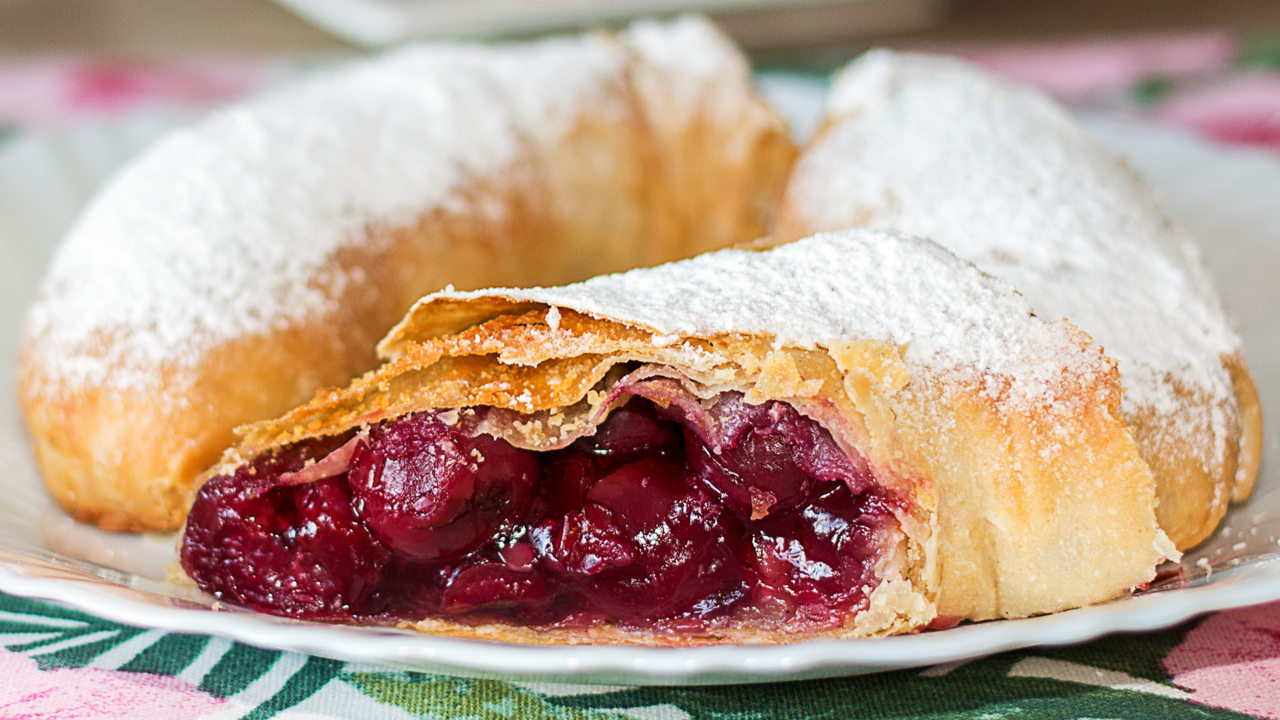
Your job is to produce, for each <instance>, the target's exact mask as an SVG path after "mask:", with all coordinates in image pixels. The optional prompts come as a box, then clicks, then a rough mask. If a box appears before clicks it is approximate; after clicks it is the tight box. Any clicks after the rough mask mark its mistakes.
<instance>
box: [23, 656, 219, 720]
mask: <svg viewBox="0 0 1280 720" xmlns="http://www.w3.org/2000/svg"><path fill="white" fill-rule="evenodd" d="M0 678H4V681H3V682H0V717H3V718H6V719H12V720H55V719H56V720H79V719H80V718H86V719H87V718H94V719H95V720H98V719H101V720H111V719H114V718H120V720H127V719H128V720H132V719H136V718H144V717H149V718H164V719H165V720H186V719H187V718H192V719H194V718H198V717H202V716H205V715H208V714H209V713H212V712H215V711H217V710H219V709H223V708H224V707H225V706H226V705H227V701H226V700H219V699H217V698H214V697H212V696H211V695H208V694H206V693H204V692H201V691H200V690H197V689H196V688H195V687H194V686H193V685H191V684H190V683H188V682H186V681H183V680H179V679H177V678H172V677H163V676H160V675H149V674H146V673H126V672H117V671H114V670H99V669H96V668H80V669H68V668H64V669H59V670H41V669H40V668H39V667H38V666H37V664H36V661H35V660H33V659H31V658H29V657H27V656H25V655H21V654H19V653H15V652H10V651H8V650H5V649H4V648H0Z"/></svg>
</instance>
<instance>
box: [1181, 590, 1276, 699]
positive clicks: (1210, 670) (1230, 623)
mask: <svg viewBox="0 0 1280 720" xmlns="http://www.w3.org/2000/svg"><path fill="white" fill-rule="evenodd" d="M1164 667H1165V670H1166V671H1168V672H1169V674H1170V675H1172V676H1173V681H1174V682H1175V683H1177V684H1178V685H1180V686H1182V687H1184V688H1186V689H1188V690H1190V691H1192V692H1193V693H1194V695H1192V697H1191V700H1192V701H1194V702H1198V703H1203V704H1205V705H1212V706H1214V707H1220V708H1226V709H1228V710H1236V711H1238V712H1244V713H1251V714H1254V715H1258V716H1260V717H1265V718H1277V719H1280V603H1272V604H1270V605H1260V606H1258V607H1251V608H1242V609H1240V610H1228V611H1225V612H1220V613H1217V614H1216V615H1211V616H1209V618H1208V619H1206V620H1205V621H1204V622H1202V623H1201V624H1200V625H1199V626H1197V627H1196V628H1195V629H1194V630H1192V631H1191V632H1189V633H1187V637H1186V639H1185V640H1184V641H1183V642H1182V644H1181V645H1179V646H1177V647H1176V648H1174V649H1173V652H1171V653H1169V655H1168V657H1166V658H1165V659H1164Z"/></svg>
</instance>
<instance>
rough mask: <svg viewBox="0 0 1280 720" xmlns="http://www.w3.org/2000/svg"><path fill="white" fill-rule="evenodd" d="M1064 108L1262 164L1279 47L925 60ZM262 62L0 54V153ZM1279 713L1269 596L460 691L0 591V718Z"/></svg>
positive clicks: (477, 684) (247, 83)
mask: <svg viewBox="0 0 1280 720" xmlns="http://www.w3.org/2000/svg"><path fill="white" fill-rule="evenodd" d="M929 49H932V50H939V51H944V52H950V53H953V54H957V55H961V56H964V57H967V58H969V59H970V60H972V61H974V62H977V63H980V64H982V65H985V66H987V67H989V68H991V69H993V70H995V71H997V72H1001V73H1004V74H1006V75H1009V76H1012V77H1016V78H1018V79H1020V80H1023V81H1026V82H1030V83H1034V84H1037V85H1039V86H1041V87H1043V88H1045V89H1046V90H1048V91H1049V92H1051V93H1053V94H1054V95H1055V96H1057V97H1058V98H1059V99H1061V100H1062V101H1064V102H1066V103H1067V104H1069V105H1071V106H1073V107H1076V108H1080V109H1088V110H1095V111H1103V112H1109V113H1117V114H1123V115H1133V116H1138V117H1143V118H1147V119H1151V120H1154V121H1158V122H1165V123H1171V124H1174V125H1178V126H1181V127H1183V128H1187V129H1190V130H1192V131H1195V132H1197V133H1200V134H1202V135H1205V136H1208V137H1211V138H1215V139H1218V140H1221V141H1224V142H1228V143H1236V144H1248V145H1253V146H1257V147H1260V148H1263V149H1266V150H1267V151H1274V152H1280V38H1240V37H1237V36H1234V35H1229V34H1223V33H1200V34H1191V35H1178V36H1151V37H1142V38H1119V39H1101V40H1082V41H1073V42H1061V43H1053V44H1004V45H990V44H988V45H950V46H935V47H932V48H929ZM301 64H303V63H300V62H297V61H293V60H282V59H271V58H268V59H256V60H252V59H251V60H243V59H241V60H235V61H228V60H222V59H207V60H183V61H181V62H164V61H157V60H152V61H145V62H140V61H121V60H103V59H93V58H67V57H60V58H21V59H15V58H9V59H4V58H0V142H3V140H4V137H6V136H13V135H16V134H19V133H22V132H27V131H33V130H36V131H49V130H53V131H57V130H58V129H60V128H65V127H68V126H71V125H74V124H76V123H82V122H93V121H94V120H96V119H99V118H104V117H108V116H112V115H115V114H119V113H126V112H135V111H138V110H139V109H143V108H152V107H181V108H203V107H209V106H211V105H214V104H217V103H219V102H222V101H225V100H227V99H230V98H234V97H237V96H241V95H243V94H245V93H247V92H251V91H252V90H254V89H256V88H260V87H262V86H263V85H265V84H269V83H272V82H274V81H276V80H278V79H279V78H281V77H285V76H287V75H289V74H290V73H291V72H292V71H293V70H294V69H296V68H297V67H298V66H300V65H301ZM205 717H210V718H254V719H257V718H272V717H275V718H299V719H301V718H314V719H320V718H360V719H365V718H423V717H428V718H464V717H466V718H544V717H550V718H619V717H633V718H641V719H648V720H659V719H665V718H690V717H692V718H719V719H724V720H737V719H745V718H774V717H787V718H852V717H859V718H862V717H866V718H933V717H948V718H950V717H960V718H1001V717H1019V718H1086V717H1088V718H1104V717H1105V718H1118V717H1125V718H1129V717H1135V718H1136V717H1168V718H1228V717H1266V718H1280V603H1276V604H1271V605H1264V606H1260V607H1255V608H1247V609H1242V610H1234V611H1228V612H1220V613H1216V614H1212V615H1209V616H1207V617H1203V618H1200V619H1197V620H1194V621H1191V622H1188V623H1186V624H1184V625H1181V626H1179V627H1177V628H1173V629H1170V630H1165V631H1162V632H1155V633H1147V634H1139V635H1120V636H1115V637H1110V638H1104V639H1102V640H1099V641H1095V642H1093V643H1090V644H1087V645H1082V646H1079V647H1072V648H1041V649H1035V650H1030V651H1019V652H1011V653H1005V654H1001V655H996V656H994V657H990V658H985V659H980V660H974V661H970V662H965V663H955V664H950V665H942V666H936V667H931V668H927V669H923V670H906V671H899V672H892V673H883V674H878V675H871V676H862V677H854V678H844V679H833V680H820V681H807V682H795V683H785V684H773V685H745V686H726V687H710V688H643V687H604V686H582V685H551V684H533V683H515V682H505V681H499V680H466V679H458V678H449V677H441V676H433V675H424V674H417V673H405V672H397V671H390V670H387V669H384V668H378V667H373V666H366V665H358V664H353V663H344V662H339V661H335V660H329V659H325V658H320V657H310V656H305V655H300V654H297V653H285V652H276V651H270V650H262V649H257V648H253V647H249V646H247V645H242V644H239V643H235V642H231V641H229V640H226V639H222V638H216V637H206V636H194V635H177V634H170V633H164V632H161V631H158V630H146V629H139V628H133V627H127V626H122V625H118V624H115V623H112V622H108V621H105V620H102V619H99V618H95V617H93V616H90V615H85V614H83V613H80V612H77V611H74V610H69V609H65V608H62V607H58V606H56V605H53V604H49V603H44V602H39V601H33V600H27V599H22V598H16V597H11V596H5V595H0V718H15V719H16V718H24V719H28V718H29V719H36V718H40V719H54V718H57V719H68V720H69V719H71V718H165V719H173V720H180V719H182V718H205Z"/></svg>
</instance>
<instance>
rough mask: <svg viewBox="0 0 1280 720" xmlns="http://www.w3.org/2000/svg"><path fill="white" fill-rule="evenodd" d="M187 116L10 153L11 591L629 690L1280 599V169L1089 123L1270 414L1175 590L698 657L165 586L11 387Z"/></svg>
mask: <svg viewBox="0 0 1280 720" xmlns="http://www.w3.org/2000/svg"><path fill="white" fill-rule="evenodd" d="M764 87H765V90H766V92H767V94H769V95H770V96H771V97H773V98H774V99H775V102H778V103H780V104H782V105H783V106H784V107H783V108H782V110H783V111H784V114H786V115H787V116H788V118H789V119H791V120H792V121H793V122H795V123H797V124H798V125H801V126H811V124H812V118H813V115H814V113H816V112H817V109H818V108H819V106H820V98H821V92H822V88H821V86H820V84H818V83H814V82H812V81H811V80H806V79H802V78H792V79H790V80H788V78H787V77H785V76H776V75H775V76H770V77H767V78H765V82H764ZM180 119H185V118H177V117H175V116H165V115H157V114H148V115H144V116H139V117H135V118H132V119H128V120H124V121H119V122H113V123H108V124H99V125H94V126H89V127H85V128H82V129H80V130H77V131H75V132H71V133H68V134H64V135H59V136H55V137H27V138H20V139H18V140H15V141H12V142H11V143H9V144H8V145H4V146H0V378H7V379H6V380H4V381H3V382H0V467H3V468H4V473H3V474H0V498H3V499H2V500H0V590H2V591H4V592H8V593H12V594H16V595H23V596H28V597H37V598H47V599H52V600H57V601H61V602H64V603H67V604H69V605H72V606H74V607H77V608H79V609H82V610H84V611H87V612H90V613H93V614H96V615H100V616H102V617H105V618H109V619H112V620H116V621H119V622H123V623H127V624H130V625H137V626H142V627H151V628H159V629H163V630H171V631H182V632H197V633H205V634H217V635H224V636H227V637H230V638H233V639H236V640H240V641H242V642H246V643H249V644H252V645H257V646H261V647H269V648H276V649H282V650H297V651H302V652H308V653H313V654H317V655H323V656H327V657H332V658H337V659H342V660H352V661H364V662H371V663H379V664H384V665H392V666H396V667H402V668H408V669H415V670H422V671H427V672H437V673H445V674H456V675H471V676H490V677H504V678H509V679H539V680H567V681H572V682H605V683H624V684H632V685H635V684H712V683H729V682H764V681H775V680H784V679H801V678H812V677H826V676H838V675H852V674H858V673H867V672H876V671H882V670H889V669H896V668H904V667H916V666H922V665H930V664H935V663H942V662H950V661H954V660H960V659H965V658H972V657H977V656H981V655H986V654H990V653H994V652H999V651H1002V650H1008V649H1014V648H1022V647H1029V646H1034V645H1043V644H1063V643H1075V642H1081V641H1084V640H1088V639H1091V638H1094V637H1097V636H1099V635H1101V634H1104V633H1108V632H1115V631H1123V630H1147V629H1153V628H1159V627H1165V626H1168V625H1171V624H1174V623H1177V622H1179V621H1181V620H1184V619H1186V618H1188V617H1191V616H1193V615H1195V614H1198V613H1203V612H1207V611H1211V610H1217V609H1222V608H1228V607H1236V606H1242V605H1248V604H1253V603H1259V602H1265V601H1269V600H1275V599H1280V556H1278V552H1280V546H1277V541H1278V540H1280V467H1277V463H1276V458H1278V457H1280V455H1278V454H1277V453H1278V452H1280V447H1278V443H1277V433H1276V431H1275V429H1274V428H1275V427H1276V424H1277V423H1280V281H1277V280H1276V279H1275V276H1276V275H1277V273H1280V161H1277V159H1276V158H1274V157H1272V156H1270V155H1266V154H1263V153H1261V152H1255V151H1246V150H1231V149H1225V148H1222V147H1218V146H1215V145H1212V144H1209V143H1207V142H1204V141H1201V140H1197V139H1194V138H1191V137H1189V136H1186V135H1183V134H1180V133H1177V132H1174V131H1171V130H1165V129H1160V128H1156V127H1152V126H1147V125H1140V124H1130V123H1124V122H1119V121H1115V120H1106V119H1097V118H1095V119H1091V120H1089V121H1088V125H1089V127H1090V129H1091V130H1092V131H1093V132H1094V133H1095V134H1096V135H1097V136H1098V137H1099V138H1100V139H1102V141H1103V142H1104V143H1106V144H1107V145H1109V146H1111V147H1112V148H1114V149H1115V150H1116V151H1118V152H1120V153H1121V154H1123V155H1124V156H1126V157H1127V158H1128V159H1129V161H1130V162H1131V163H1132V164H1133V165H1134V166H1135V167H1136V168H1137V169H1138V170H1139V171H1140V172H1142V173H1143V174H1144V175H1146V177H1147V178H1148V180H1149V181H1150V182H1151V184H1152V185H1153V186H1154V187H1155V189H1156V190H1157V192H1158V193H1160V194H1161V195H1162V197H1163V199H1164V201H1165V204H1166V206H1167V208H1168V209H1169V211H1170V212H1171V214H1173V215H1174V216H1175V217H1176V218H1177V219H1178V220H1179V221H1181V222H1183V223H1184V224H1185V225H1186V226H1187V227H1188V228H1189V229H1190V230H1191V231H1192V232H1193V234H1195V235H1196V236H1197V237H1198V238H1199V239H1200V242H1201V245H1202V247H1203V251H1204V256H1205V259H1206V261H1207V262H1208V264H1209V267H1210V269H1211V270H1212V271H1213V273H1214V274H1215V275H1216V276H1217V278H1218V282H1219V286H1220V288H1221V290H1222V292H1223V295H1224V296H1225V298H1226V301H1227V304H1228V305H1229V306H1230V307H1231V308H1232V310H1233V311H1234V313H1235V315H1236V317H1237V318H1238V319H1239V321H1240V326H1241V330H1242V333H1243V335H1244V338H1245V347H1246V351H1247V353H1248V357H1249V361H1250V363H1251V365H1252V368H1253V370H1254V372H1255V374H1256V377H1257V381H1258V388H1259V392H1260V394H1261V397H1262V404H1263V407H1264V413H1265V414H1266V417H1267V418H1269V419H1271V421H1272V427H1271V428H1269V429H1268V431H1267V435H1266V448H1265V452H1264V462H1263V468H1262V473H1261V476H1260V478H1259V481H1258V486H1257V488H1256V490H1255V491H1254V496H1253V498H1252V499H1251V500H1250V501H1249V502H1247V503H1246V504H1244V505H1242V506H1239V507H1236V508H1233V509H1232V510H1231V512H1230V513H1229V514H1228V516H1227V519H1226V520H1225V521H1224V523H1223V527H1222V528H1221V529H1220V531H1219V533H1217V534H1216V535H1215V536H1214V537H1213V538H1211V539H1210V540H1209V541H1207V542H1206V543H1205V544H1204V545H1202V546H1201V547H1199V548H1197V549H1196V551H1195V552H1192V553H1188V554H1187V555H1186V557H1185V558H1184V560H1183V563H1182V571H1183V577H1182V579H1181V580H1179V581H1177V582H1176V583H1175V582H1167V583H1165V584H1164V585H1163V586H1162V587H1161V588H1160V590H1159V591H1157V592H1152V593H1149V594H1145V595H1141V596H1138V597H1133V598H1126V599H1122V600H1117V601H1115V602H1111V603H1107V604H1104V605H1099V606H1095V607H1089V608H1082V609H1079V610H1072V611H1068V612H1063V613H1058V614H1056V615H1049V616H1045V617H1039V618H1030V619H1025V620H1006V621H1000V622H988V623H980V624H974V625H963V626H960V627H957V628H954V629H951V630H945V631H940V632H929V633H922V634H919V635H908V636H899V637H892V638H881V639H868V640H845V641H814V642H804V643H796V644H793V645H787V646H775V647H732V646H730V647H707V648H691V649H661V648H626V647H582V646H579V647H555V646H538V647H530V646H516V645H500V644H495V643H489V642H481V641H469V640H459V639H450V638H442V637H435V636H429V635H419V634H415V633H411V632H406V631H400V630H395V629H388V628H356V627H336V626H326V625H320V624H315V623H304V622H297V621H290V620H285V619H281V618H276V617H272V616H267V615H258V614H253V613H243V612H235V611H222V612H214V611H211V610H210V609H209V605H210V603H211V602H212V599H211V598H208V597H207V596H202V595H200V594H199V593H195V592H192V591H191V590H189V589H187V588H184V587H179V586H175V585H170V584H166V583H165V582H164V581H163V577H164V563H166V562H171V561H173V560H175V559H176V555H175V552H174V546H173V538H172V537H171V536H167V537H149V536H133V535H119V534H108V533H103V532H100V531H98V530H97V529H95V528H91V527H87V526H83V525H79V524H77V523H75V522H74V521H72V520H71V519H70V518H69V517H67V516H66V515H65V514H64V513H63V512H62V511H61V510H60V509H59V508H58V507H57V506H56V505H55V504H54V503H53V502H52V501H51V500H50V498H49V497H48V495H47V494H46V493H45V491H44V488H43V485H42V483H41V481H40V479H39V476H38V474H37V472H36V469H35V467H34V464H33V461H32V459H31V456H30V451H29V449H28V445H27V439H26V437H25V434H24V431H23V430H22V426H21V419H20V417H19V413H18V410H17V407H16V402H15V398H14V391H15V389H14V382H13V377H14V355H15V350H16V338H17V334H18V328H19V325H20V322H21V317H22V314H23V311H24V309H25V307H26V305H27V304H28V303H29V302H30V299H31V297H32V296H33V295H34V293H35V288H36V285H37V283H38V281H39V278H40V276H41V275H42V274H43V271H44V267H45V265H46V264H47V262H48V259H49V256H50V253H51V251H52V248H53V247H54V245H55V243H56V242H57V240H58V239H59V238H60V237H61V235H62V234H63V233H64V232H65V231H66V228H67V227H68V225H69V224H70V222H71V221H72V220H73V218H74V216H75V214H76V212H77V211H78V209H79V208H80V207H81V206H82V205H83V203H84V202H85V201H86V200H87V199H88V197H89V195H90V194H91V193H92V192H93V190H94V188H96V187H97V186H98V185H99V184H100V183H101V182H102V181H103V180H104V179H105V178H106V177H107V176H108V174H109V173H110V172H111V170H112V169H114V168H115V167H116V166H118V164H120V163H121V162H123V161H124V160H126V159H127V158H129V157H131V156H132V155H133V154H135V153H136V152H138V151H139V150H140V149H141V148H142V147H144V146H145V145H146V144H147V143H148V142H149V141H150V140H152V139H154V138H155V137H156V136H157V135H159V134H160V133H161V132H163V131H164V130H166V129H168V128H170V127H172V126H174V125H175V124H177V123H178V121H179V120H180Z"/></svg>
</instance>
